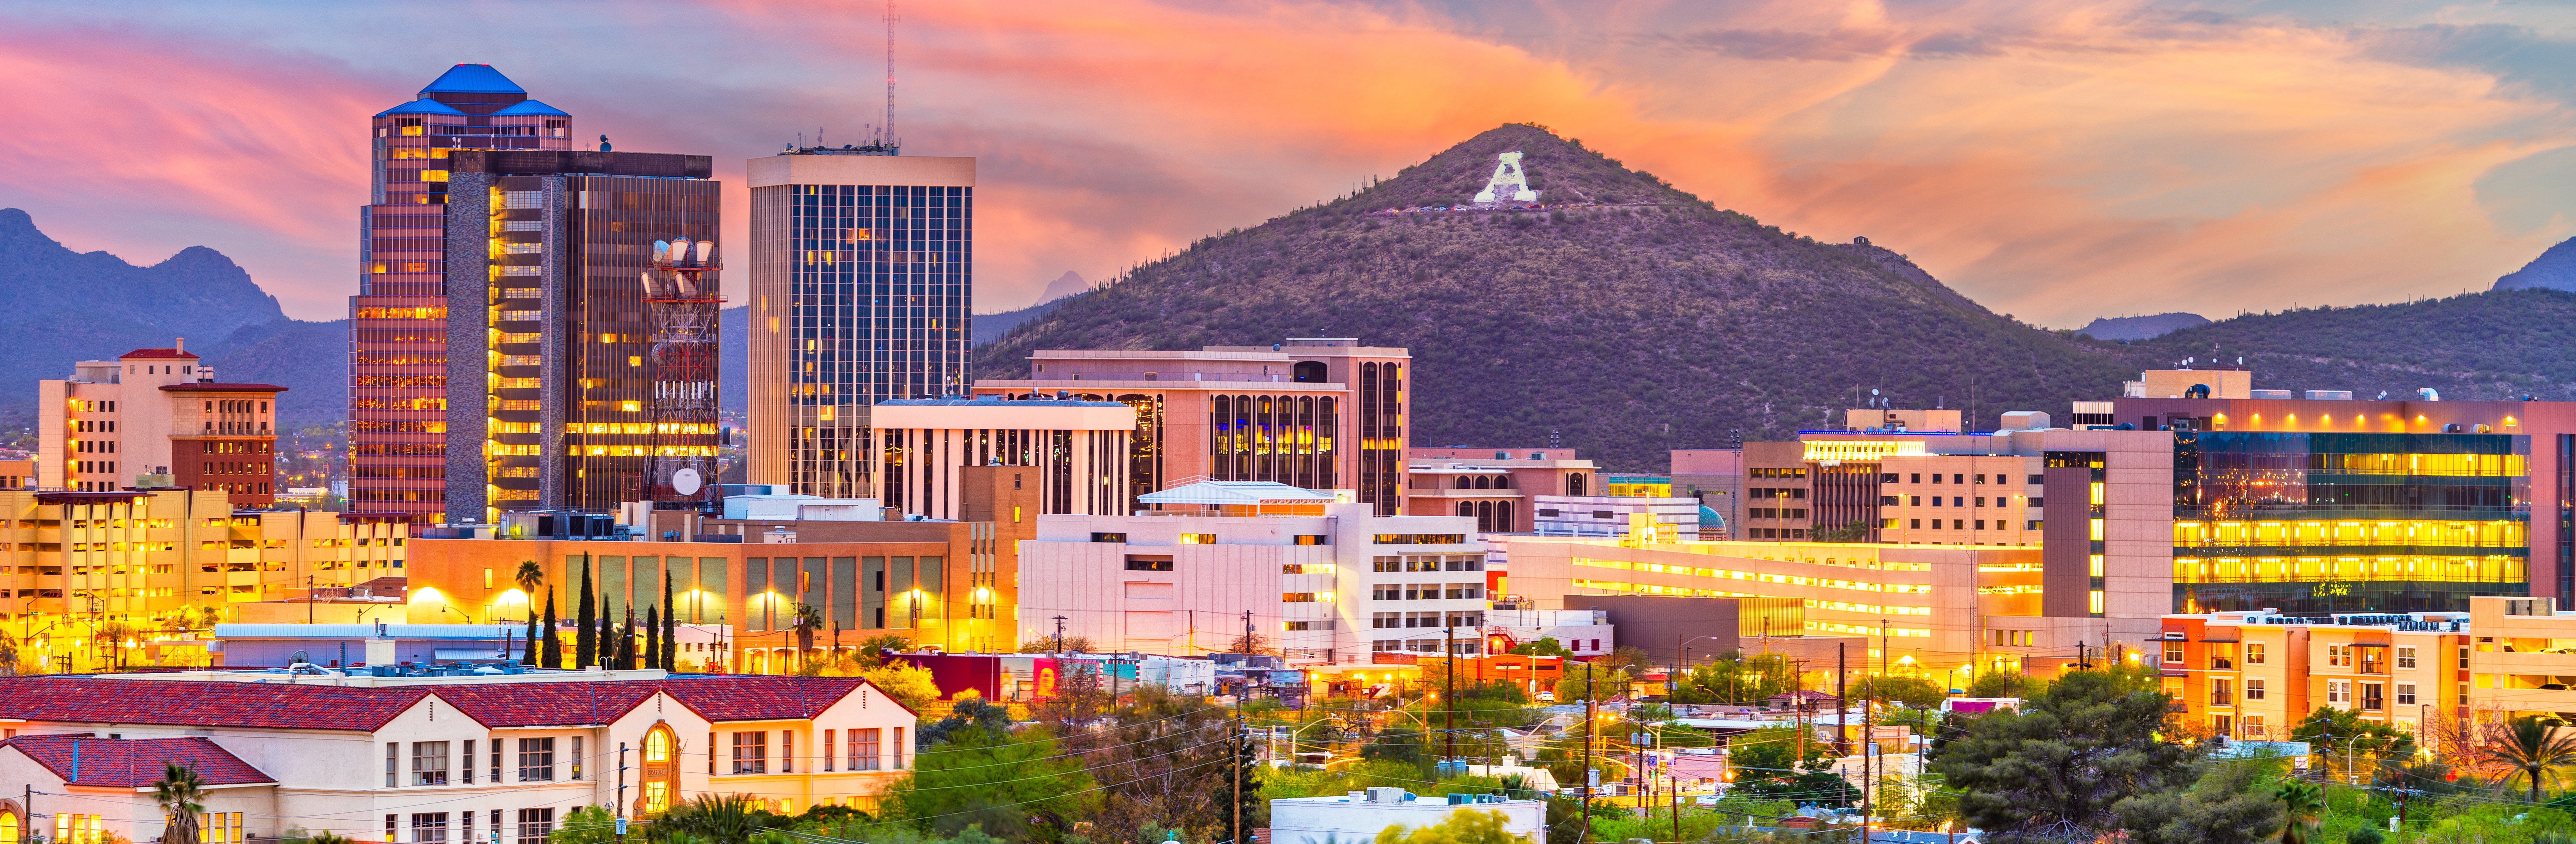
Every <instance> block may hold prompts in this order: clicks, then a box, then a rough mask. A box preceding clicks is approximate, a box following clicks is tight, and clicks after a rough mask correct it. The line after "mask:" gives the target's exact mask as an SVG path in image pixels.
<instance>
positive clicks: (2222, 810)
mask: <svg viewBox="0 0 2576 844" xmlns="http://www.w3.org/2000/svg"><path fill="white" fill-rule="evenodd" d="M2195 764H2196V765H2197V766H2198V770H2199V772H2200V776H2199V779H2197V780H2196V781H2194V782H2193V783H2192V786H2191V788H2189V789H2187V790H2183V791H2164V792H2156V793H2152V794H2141V795H2138V796H2135V797H2131V798H2129V799H2126V800H2122V801H2120V803H2119V804H2118V805H2116V806H2113V807H2112V811H2113V812H2114V813H2116V814H2118V815H2119V817H2120V825H2121V827H2122V828H2124V829H2127V830H2128V834H2129V840H2130V841H2132V842H2136V844H2260V842H2263V841H2268V840H2270V839H2271V837H2272V836H2273V835H2274V834H2276V833H2279V832H2280V831H2281V826H2282V822H2283V820H2284V814H2283V812H2282V805H2283V804H2282V802H2281V801H2280V800H2279V799H2277V798H2276V797H2274V796H2273V795H2272V794H2270V793H2267V792H2265V791H2264V790H2263V789H2262V788H2261V786H2262V784H2263V782H2264V781H2266V780H2269V779H2272V778H2274V777H2275V776H2277V775H2278V774H2280V773H2281V772H2280V771H2279V770H2278V768H2279V767H2280V766H2279V765H2264V764H2259V763H2256V762H2254V761H2252V760H2244V759H2234V760H2226V761H2202V762H2198V763H2195Z"/></svg>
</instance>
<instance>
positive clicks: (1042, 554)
mask: <svg viewBox="0 0 2576 844" xmlns="http://www.w3.org/2000/svg"><path fill="white" fill-rule="evenodd" d="M1138 501H1139V503H1141V504H1144V505H1147V506H1150V507H1153V508H1156V509H1154V510H1150V511H1140V512H1138V513H1137V514H1135V515H1129V516H1071V515H1068V516H1041V517H1039V518H1038V524H1037V537H1036V538H1035V539H1033V540H1030V541H1028V542H1024V543H1022V544H1021V547H1020V554H1021V558H1020V565H1021V567H1022V577H1023V584H1022V587H1021V589H1022V591H1021V602H1022V606H1021V609H1022V610H1023V612H1022V614H1021V618H1020V625H1021V633H1020V635H1021V639H1022V640H1023V641H1030V640H1035V639H1040V638H1044V637H1048V636H1052V635H1055V632H1056V630H1057V628H1056V626H1055V625H1057V624H1058V623H1061V624H1062V625H1063V626H1062V630H1063V631H1064V633H1065V635H1073V636H1084V637H1088V638H1090V639H1091V640H1092V642H1094V643H1096V644H1099V645H1102V646H1105V647H1110V648H1115V649H1120V650H1133V651H1142V652H1146V653H1159V654H1173V655H1191V654H1205V653H1214V652H1220V651H1225V650H1227V649H1228V648H1229V646H1230V645H1231V644H1232V643H1233V642H1235V641H1236V640H1237V639H1239V638H1240V637H1241V636H1243V635H1244V634H1245V633H1246V632H1250V633H1252V634H1253V635H1255V636H1258V637H1259V638H1261V639H1262V640H1263V641H1264V642H1266V643H1269V644H1270V645H1271V646H1273V647H1276V648H1278V649H1280V652H1281V653H1283V654H1285V655H1286V656H1287V657H1288V659H1289V660H1290V661H1291V662H1293V663H1315V662H1323V663H1333V662H1340V663H1349V662H1365V661H1366V660H1367V659H1368V654H1369V653H1371V652H1410V653H1442V652H1455V653H1462V654H1472V653H1477V652H1479V650H1480V639H1481V636H1480V635H1479V628H1480V627H1481V626H1482V625H1483V623H1484V620H1483V614H1484V610H1485V608H1486V607H1487V605H1488V604H1487V597H1486V595H1485V584H1486V576H1485V575H1486V573H1485V570H1484V569H1485V546H1484V544H1483V543H1481V542H1479V541H1476V536H1475V534H1476V520H1475V519H1474V518H1471V517H1466V516H1380V515H1376V508H1375V507H1374V506H1373V505H1364V504H1358V503H1354V502H1350V501H1349V500H1347V499H1346V498H1338V497H1336V496H1334V495H1330V494H1325V493H1318V492H1314V491H1311V490H1305V489H1299V488H1296V487H1291V486H1287V485H1284V484H1276V483H1263V482H1244V481H1231V482H1230V481H1208V482H1201V483H1196V484H1189V485H1185V486H1180V487H1175V488H1173V489H1170V490H1165V491H1162V492H1159V493H1153V494H1149V495H1145V496H1141V497H1139V498H1138Z"/></svg>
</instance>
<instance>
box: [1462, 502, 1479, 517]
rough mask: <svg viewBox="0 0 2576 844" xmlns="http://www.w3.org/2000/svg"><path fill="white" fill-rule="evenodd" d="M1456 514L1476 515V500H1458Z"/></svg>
mask: <svg viewBox="0 0 2576 844" xmlns="http://www.w3.org/2000/svg"><path fill="white" fill-rule="evenodd" d="M1458 515H1461V516H1473V515H1476V502H1473V501H1461V502H1458Z"/></svg>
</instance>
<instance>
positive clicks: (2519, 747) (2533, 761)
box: [2478, 715, 2576, 803]
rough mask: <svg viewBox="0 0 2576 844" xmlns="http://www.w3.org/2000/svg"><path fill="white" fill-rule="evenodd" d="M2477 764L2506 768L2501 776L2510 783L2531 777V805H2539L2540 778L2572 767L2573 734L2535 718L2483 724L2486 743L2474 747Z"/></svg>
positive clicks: (2575, 762)
mask: <svg viewBox="0 0 2576 844" xmlns="http://www.w3.org/2000/svg"><path fill="white" fill-rule="evenodd" d="M2478 759H2479V761H2482V762H2485V763H2487V764H2488V765H2491V766H2494V767H2497V768H2509V769H2511V770H2512V773H2510V774H2506V775H2505V781H2507V782H2511V781H2512V780H2513V776H2514V774H2520V775H2523V776H2528V777H2530V778H2531V802H2534V803H2538V802H2540V778H2541V777H2542V776H2544V775H2547V774H2548V773H2549V772H2550V770H2551V769H2553V768H2564V767H2567V766H2570V765H2576V732H2566V733H2561V732H2559V731H2558V729H2557V728H2554V727H2551V726H2549V725H2548V724H2544V723H2541V721H2540V716H2538V715H2525V716H2522V717H2520V718H2516V719H2513V720H2512V721H2509V722H2506V723H2502V724H2489V725H2487V741H2486V744H2485V745H2484V746H2482V747H2479V748H2478Z"/></svg>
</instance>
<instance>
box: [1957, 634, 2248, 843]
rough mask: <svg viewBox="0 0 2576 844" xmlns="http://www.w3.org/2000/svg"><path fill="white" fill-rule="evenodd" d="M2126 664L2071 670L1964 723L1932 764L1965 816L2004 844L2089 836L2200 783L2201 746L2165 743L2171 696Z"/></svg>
mask: <svg viewBox="0 0 2576 844" xmlns="http://www.w3.org/2000/svg"><path fill="white" fill-rule="evenodd" d="M2156 682H2157V681H2156V678H2155V677H2153V676H2151V675H2149V674H2147V673H2145V672H2143V671H2132V670H2127V669H2117V668H2115V669H2108V670H2098V671H2076V672H2071V673H2069V674H2067V675H2065V676H2063V677H2061V678H2059V679H2058V680H2057V681H2056V682H2055V683H2052V684H2050V686H2049V688H2048V690H2047V692H2045V693H2043V694H2041V695H2039V696H2037V697H2034V698H2030V699H2027V700H2024V701H2023V703H2022V707H2021V710H2020V711H2018V712H1997V713H1990V714H1987V715H1983V716H1980V717H1977V718H1974V719H1970V720H1968V721H1966V722H1964V724H1965V727H1966V730H1967V735H1966V736H1964V737H1962V738H1959V739H1957V740H1956V741H1954V742H1952V743H1950V744H1949V745H1948V747H1946V748H1945V749H1944V750H1943V751H1942V753H1941V755H1940V758H1939V759H1938V760H1937V761H1935V762H1934V763H1933V770H1934V771H1935V772H1937V773H1939V774H1941V775H1942V776H1943V777H1944V778H1945V780H1946V781H1947V782H1948V784H1949V787H1950V788H1952V789H1953V790H1956V791H1958V792H1960V796H1959V808H1960V815H1961V817H1963V818H1964V819H1965V820H1967V822H1968V823H1969V824H1970V825H1972V826H1976V827H1980V828H1983V829H1985V830H1986V832H1987V834H1988V836H1989V840H1993V841H1996V842H1999V843H2000V844H2009V842H2020V841H2066V840H2083V841H2090V840H2093V839H2096V838H2100V837H2102V836H2106V835H2109V834H2111V833H2112V832H2113V831H2115V830H2117V829H2118V828H2119V826H2120V822H2119V819H2118V818H2117V817H2116V816H2115V815H2114V814H2113V812H2112V807H2113V806H2114V805H2117V804H2118V803H2119V802H2120V801H2122V800H2125V799H2128V798H2129V797H2132V796H2135V795H2139V794H2150V793H2155V792H2162V791H2175V790H2180V789H2182V788H2184V787H2186V786H2188V785H2189V784H2190V783H2191V782H2192V779H2193V772H2192V770H2191V766H2189V765H2187V764H2185V762H2186V761H2187V760H2189V759H2191V758H2193V757H2194V756H2195V755H2196V754H2197V752H2198V751H2197V749H2196V748H2193V747H2189V746H2186V745H2180V744H2173V743H2170V742H2167V741H2165V740H2164V739H2163V738H2162V736H2163V735H2166V734H2169V733H2170V732H2171V729H2170V724H2169V723H2168V721H2169V720H2170V717H2169V716H2170V713H2169V712H2168V711H2167V707H2166V704H2167V703H2168V702H2169V701H2170V698H2168V697H2166V696H2165V695H2164V693H2163V692H2161V691H2158V690H2157V689H2156Z"/></svg>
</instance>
